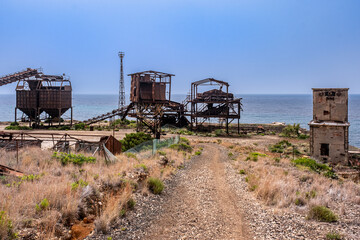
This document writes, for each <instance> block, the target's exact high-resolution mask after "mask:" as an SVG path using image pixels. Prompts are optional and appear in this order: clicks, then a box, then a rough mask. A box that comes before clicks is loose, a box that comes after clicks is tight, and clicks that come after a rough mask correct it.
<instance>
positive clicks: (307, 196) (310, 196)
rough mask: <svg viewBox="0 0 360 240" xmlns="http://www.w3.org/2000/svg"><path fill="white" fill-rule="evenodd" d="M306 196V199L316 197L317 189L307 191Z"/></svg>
mask: <svg viewBox="0 0 360 240" xmlns="http://www.w3.org/2000/svg"><path fill="white" fill-rule="evenodd" d="M305 197H306V199H311V198H315V197H316V191H315V190H311V191H310V192H306V193H305Z"/></svg>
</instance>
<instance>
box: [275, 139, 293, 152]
mask: <svg viewBox="0 0 360 240" xmlns="http://www.w3.org/2000/svg"><path fill="white" fill-rule="evenodd" d="M290 146H292V144H291V143H290V142H288V141H286V140H282V141H280V142H278V143H276V144H274V145H271V146H270V147H269V150H270V152H276V153H283V152H284V150H285V149H286V148H288V147H290Z"/></svg>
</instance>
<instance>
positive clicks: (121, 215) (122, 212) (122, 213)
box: [119, 208, 126, 217]
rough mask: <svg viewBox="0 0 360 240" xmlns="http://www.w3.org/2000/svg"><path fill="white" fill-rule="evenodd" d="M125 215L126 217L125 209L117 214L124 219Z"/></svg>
mask: <svg viewBox="0 0 360 240" xmlns="http://www.w3.org/2000/svg"><path fill="white" fill-rule="evenodd" d="M125 215H126V209H125V208H122V209H121V210H120V212H119V216H120V217H125Z"/></svg>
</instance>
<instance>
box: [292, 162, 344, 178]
mask: <svg viewBox="0 0 360 240" xmlns="http://www.w3.org/2000/svg"><path fill="white" fill-rule="evenodd" d="M292 162H293V163H294V164H295V166H304V167H306V168H308V169H310V170H312V171H314V172H317V173H323V174H324V176H325V177H329V178H333V179H336V178H337V176H336V174H335V172H334V170H333V169H332V168H330V167H329V166H328V165H326V164H322V163H318V162H316V161H315V160H314V159H311V158H298V159H295V160H293V161H292Z"/></svg>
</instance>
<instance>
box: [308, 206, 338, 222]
mask: <svg viewBox="0 0 360 240" xmlns="http://www.w3.org/2000/svg"><path fill="white" fill-rule="evenodd" d="M307 218H308V219H314V220H317V221H320V222H336V221H337V220H338V216H336V214H335V213H333V212H332V211H331V210H330V209H329V208H327V207H324V206H313V207H311V208H310V210H309V213H308V215H307Z"/></svg>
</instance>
